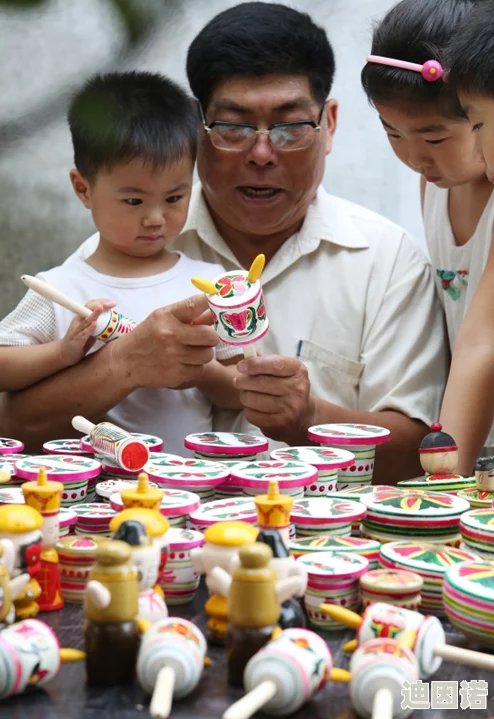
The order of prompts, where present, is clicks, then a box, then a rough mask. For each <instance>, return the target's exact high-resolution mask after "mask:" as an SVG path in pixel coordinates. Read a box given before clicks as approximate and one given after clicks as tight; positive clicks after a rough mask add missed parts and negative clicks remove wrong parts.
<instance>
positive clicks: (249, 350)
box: [242, 343, 257, 359]
mask: <svg viewBox="0 0 494 719" xmlns="http://www.w3.org/2000/svg"><path fill="white" fill-rule="evenodd" d="M242 349H243V351H244V357H245V359H252V358H253V357H257V352H256V348H255V347H254V343H252V344H250V345H244V346H243V347H242Z"/></svg>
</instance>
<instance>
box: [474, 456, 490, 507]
mask: <svg viewBox="0 0 494 719" xmlns="http://www.w3.org/2000/svg"><path fill="white" fill-rule="evenodd" d="M474 471H475V484H476V486H477V489H478V490H480V491H481V492H493V493H494V457H480V458H479V459H478V460H477V463H476V464H475V469H474ZM492 498H493V499H494V494H493V496H492Z"/></svg>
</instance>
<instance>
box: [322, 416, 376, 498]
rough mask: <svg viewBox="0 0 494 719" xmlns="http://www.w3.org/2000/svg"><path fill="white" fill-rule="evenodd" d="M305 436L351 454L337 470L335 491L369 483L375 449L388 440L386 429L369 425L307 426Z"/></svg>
mask: <svg viewBox="0 0 494 719" xmlns="http://www.w3.org/2000/svg"><path fill="white" fill-rule="evenodd" d="M308 437H309V439H310V440H312V441H313V442H318V443H319V444H321V445H323V446H328V445H329V446H330V447H337V448H339V449H347V450H350V452H351V453H352V454H353V455H355V461H354V463H353V464H351V465H350V466H349V467H346V468H342V469H340V470H339V480H338V490H342V489H346V488H347V487H355V486H359V485H365V484H372V477H373V474H374V461H375V456H376V446H378V445H381V444H383V443H385V442H388V441H389V437H390V432H389V429H385V428H384V427H376V426H374V425H371V424H322V425H317V426H314V427H309V430H308Z"/></svg>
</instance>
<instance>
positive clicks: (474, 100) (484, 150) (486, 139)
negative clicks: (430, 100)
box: [460, 93, 494, 182]
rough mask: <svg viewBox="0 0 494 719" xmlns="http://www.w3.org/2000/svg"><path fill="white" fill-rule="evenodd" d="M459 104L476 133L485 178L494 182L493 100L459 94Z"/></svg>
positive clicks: (483, 96)
mask: <svg viewBox="0 0 494 719" xmlns="http://www.w3.org/2000/svg"><path fill="white" fill-rule="evenodd" d="M460 102H461V104H462V105H463V109H464V110H465V112H466V114H467V115H468V119H469V120H470V123H471V125H472V130H474V132H475V133H476V139H477V148H478V150H479V152H480V153H481V155H482V157H483V158H484V162H485V164H486V172H487V177H488V178H489V180H490V181H491V182H494V99H493V98H491V97H487V96H485V95H474V94H471V95H470V94H468V93H460Z"/></svg>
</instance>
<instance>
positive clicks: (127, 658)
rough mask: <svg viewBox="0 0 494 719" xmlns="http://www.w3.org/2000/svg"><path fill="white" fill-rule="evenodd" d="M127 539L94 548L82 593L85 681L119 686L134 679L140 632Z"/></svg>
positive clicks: (134, 583) (135, 581) (137, 594)
mask: <svg viewBox="0 0 494 719" xmlns="http://www.w3.org/2000/svg"><path fill="white" fill-rule="evenodd" d="M130 559H131V550H130V547H129V545H128V544H127V543H126V542H118V541H115V540H108V541H104V542H101V544H100V545H99V546H98V547H97V549H96V562H95V563H94V565H93V567H92V569H91V572H90V575H89V582H88V583H87V585H86V589H85V593H84V613H85V616H86V622H85V625H84V641H85V649H86V674H87V682H88V684H94V685H99V686H118V685H126V684H130V683H131V682H132V680H133V678H134V673H135V666H136V661H137V653H138V651H139V643H140V634H139V624H138V621H137V613H138V607H139V603H138V597H139V591H138V584H137V573H136V570H135V569H134V567H133V566H132V565H131V564H130Z"/></svg>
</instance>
